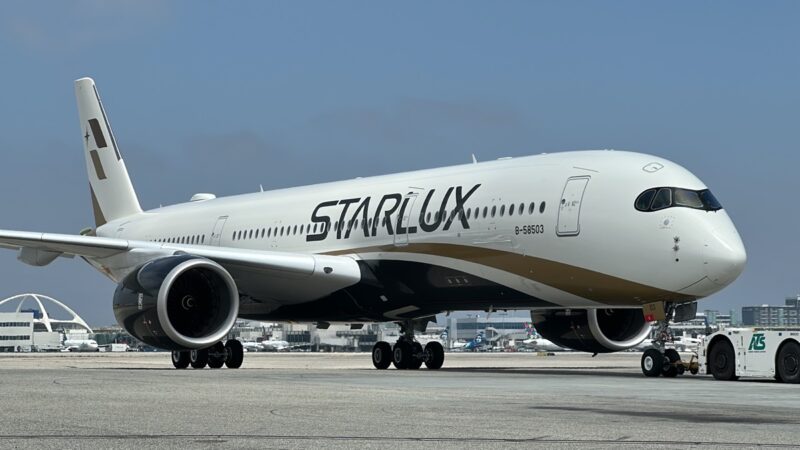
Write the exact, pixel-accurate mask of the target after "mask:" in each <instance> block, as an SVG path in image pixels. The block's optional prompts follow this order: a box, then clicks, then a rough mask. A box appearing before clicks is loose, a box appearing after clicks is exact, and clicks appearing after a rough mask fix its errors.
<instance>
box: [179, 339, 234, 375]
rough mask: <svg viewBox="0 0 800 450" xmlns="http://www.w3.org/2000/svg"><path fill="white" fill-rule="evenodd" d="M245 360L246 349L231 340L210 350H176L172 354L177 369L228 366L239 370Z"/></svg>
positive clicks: (220, 343)
mask: <svg viewBox="0 0 800 450" xmlns="http://www.w3.org/2000/svg"><path fill="white" fill-rule="evenodd" d="M243 360H244V347H242V343H241V342H239V341H237V340H236V339H229V340H228V341H227V342H226V343H225V345H222V342H217V343H216V344H214V345H212V346H211V347H208V348H202V349H197V350H176V351H173V352H172V365H173V366H175V368H176V369H185V368H187V367H189V366H190V365H191V366H192V368H194V369H202V368H204V367H205V366H208V367H210V368H212V369H219V368H220V367H222V366H223V365H224V366H227V367H228V368H229V369H238V368H239V367H241V366H242V361H243Z"/></svg>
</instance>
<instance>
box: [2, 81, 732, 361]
mask: <svg viewBox="0 0 800 450" xmlns="http://www.w3.org/2000/svg"><path fill="white" fill-rule="evenodd" d="M75 91H76V96H77V101H78V111H79V116H80V125H81V136H82V142H83V144H84V154H85V159H86V167H87V170H88V176H89V185H90V194H91V201H92V206H93V210H94V217H95V227H94V228H91V229H87V230H84V232H82V233H81V235H80V236H78V235H68V234H50V233H34V232H24V231H0V246H2V247H5V248H12V249H18V251H19V254H18V258H19V259H20V260H21V261H23V262H25V263H27V264H32V265H35V266H44V265H47V264H49V263H51V262H52V261H53V260H55V259H56V258H57V257H59V256H75V255H77V256H80V257H82V258H83V259H85V260H86V261H87V262H89V263H90V264H91V265H92V266H94V267H95V268H96V269H97V270H99V271H100V272H102V273H103V274H105V275H106V276H108V277H109V278H111V279H112V280H114V281H115V282H117V283H118V287H117V289H116V292H115V294H114V297H113V308H114V314H115V316H116V318H117V321H118V322H119V323H120V324H121V325H122V326H123V327H125V329H126V330H128V332H129V333H131V334H132V335H134V336H135V337H136V338H137V339H139V340H141V341H143V342H145V343H147V344H149V345H152V346H155V347H160V348H163V349H169V350H172V351H173V353H172V359H173V364H174V365H175V367H180V368H182V367H186V366H187V365H188V364H191V365H192V366H193V367H204V366H206V365H209V366H210V367H221V366H222V365H227V366H228V367H239V366H240V365H241V363H242V358H243V356H242V355H243V348H242V345H241V343H240V342H239V341H237V340H235V339H230V340H228V341H227V342H226V343H225V344H224V345H223V342H222V341H223V340H224V339H225V337H226V336H227V334H228V332H229V330H230V329H231V327H232V326H233V324H234V321H235V320H236V318H237V317H241V318H244V319H251V320H260V321H307V322H338V321H341V322H348V323H349V322H369V321H378V322H380V321H392V322H397V323H399V324H400V326H401V328H402V333H401V335H400V338H399V339H398V341H397V342H396V343H395V344H394V346H392V345H391V344H390V343H388V342H378V343H377V344H375V346H374V348H373V352H372V358H373V364H374V365H375V367H377V368H379V369H384V368H387V367H388V366H389V365H390V364H392V363H393V364H394V365H395V366H396V367H398V368H410V369H417V368H419V367H420V366H421V365H422V364H423V363H424V364H425V365H426V366H427V367H428V368H430V369H437V368H439V367H441V366H442V364H443V362H444V352H443V349H442V346H441V344H439V343H438V342H430V343H428V344H427V345H426V346H425V347H424V348H423V347H422V345H421V344H420V343H419V342H417V341H416V340H415V337H414V334H415V332H416V331H422V330H423V329H424V328H425V326H426V324H427V323H428V321H430V320H432V319H433V318H434V316H435V314H437V313H440V312H444V311H454V310H475V309H483V310H496V309H523V308H527V309H530V310H532V315H533V320H534V323H536V328H537V330H538V331H539V333H540V334H541V335H542V336H543V337H545V338H546V339H549V340H550V341H552V342H553V343H555V344H557V345H559V346H564V347H568V348H573V349H576V350H583V351H593V352H613V351H619V350H624V349H627V348H630V347H633V346H635V345H636V344H638V343H639V342H640V341H642V340H643V339H644V338H645V337H646V335H647V334H648V333H649V332H650V325H649V324H648V323H647V321H646V319H660V320H659V321H658V326H659V327H664V328H666V327H667V326H668V325H669V321H670V319H671V318H672V317H673V314H674V313H675V311H680V310H681V309H680V308H681V307H683V305H690V307H691V306H694V307H695V308H696V303H693V302H695V301H696V300H697V299H699V298H702V297H705V296H708V295H711V294H713V293H715V292H717V291H719V290H720V289H722V288H723V287H725V286H727V285H728V284H730V283H731V282H732V281H733V280H734V279H736V278H737V277H738V276H739V274H740V273H741V272H742V270H743V268H744V265H745V260H746V255H745V249H744V246H743V244H742V241H741V239H740V237H739V234H738V232H737V231H736V228H735V227H734V225H733V223H732V222H731V220H730V218H729V217H728V214H727V213H726V212H725V210H724V209H722V206H721V205H720V204H719V202H718V201H717V200H716V199H715V198H714V196H713V195H712V194H711V192H710V191H709V190H708V188H707V187H706V186H705V185H704V184H703V182H702V181H700V180H699V179H698V178H697V177H696V176H694V175H693V174H692V173H691V172H689V171H688V170H686V169H684V168H683V167H681V166H679V165H678V164H675V163H673V162H670V161H667V160H665V159H663V158H659V157H657V156H651V155H646V154H640V153H629V152H619V151H579V152H566V153H556V154H541V155H536V156H529V157H522V158H514V159H508V158H503V159H500V160H497V161H490V162H482V163H476V162H474V161H473V163H472V164H465V165H459V166H453V167H444V168H438V169H430V170H420V171H415V172H407V173H400V174H394V175H384V176H377V177H369V178H358V179H353V180H346V181H341V182H334V183H325V184H319V185H313V186H305V187H298V188H291V189H279V190H274V191H268V192H256V193H252V194H245V195H238V196H233V197H228V198H215V197H214V196H213V195H211V194H198V195H195V196H194V197H193V198H192V199H191V201H190V202H188V203H184V204H179V205H174V206H167V207H163V208H158V209H154V210H150V211H143V210H142V208H141V207H140V205H139V200H138V198H137V196H136V192H135V191H134V188H133V185H132V184H131V181H130V178H129V176H128V172H127V170H126V168H125V163H124V161H123V159H122V154H121V152H120V149H119V147H118V145H117V142H116V140H115V138H114V135H113V133H112V131H111V128H110V126H109V121H108V117H107V115H106V112H105V111H104V109H103V105H102V103H101V102H100V97H99V96H98V93H97V89H96V87H95V83H94V81H93V80H91V79H89V78H82V79H80V80H77V81H76V82H75ZM375 156H376V157H378V155H377V154H376V155H375ZM220 157H225V154H224V149H220ZM311 163H313V162H309V164H311ZM242 164H247V162H245V161H242ZM219 175H220V176H221V177H226V176H235V174H225V173H220V174H219ZM643 308H646V310H647V311H648V312H647V316H645V314H644V313H643ZM653 311H655V312H656V313H654V312H653ZM662 315H663V317H662ZM662 352H664V350H663V347H662ZM645 356H646V357H647V358H650V359H648V360H647V362H648V364H650V365H651V366H652V363H653V355H652V353H651V354H649V356H647V354H646V355H645ZM658 356H659V357H662V358H666V357H669V356H668V355H666V354H665V353H662V354H659V355H658ZM644 366H645V358H643V367H644Z"/></svg>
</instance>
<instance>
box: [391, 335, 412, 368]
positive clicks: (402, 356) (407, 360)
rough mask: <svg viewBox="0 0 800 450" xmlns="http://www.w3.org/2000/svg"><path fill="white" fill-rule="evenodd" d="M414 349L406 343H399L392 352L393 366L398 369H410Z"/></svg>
mask: <svg viewBox="0 0 800 450" xmlns="http://www.w3.org/2000/svg"><path fill="white" fill-rule="evenodd" d="M413 351H414V350H413V348H412V347H411V344H409V343H408V342H406V341H397V343H396V344H394V349H393V350H392V364H394V366H395V367H396V368H398V369H401V370H402V369H408V367H409V365H410V364H411V359H412V358H413V355H412V352H413Z"/></svg>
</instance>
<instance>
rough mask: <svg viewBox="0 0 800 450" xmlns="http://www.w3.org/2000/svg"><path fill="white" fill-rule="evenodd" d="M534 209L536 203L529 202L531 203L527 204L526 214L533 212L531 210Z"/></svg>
mask: <svg viewBox="0 0 800 450" xmlns="http://www.w3.org/2000/svg"><path fill="white" fill-rule="evenodd" d="M535 209H536V203H534V202H531V204H530V205H528V214H529V215H530V214H533V211H534V210H535Z"/></svg>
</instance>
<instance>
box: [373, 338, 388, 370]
mask: <svg viewBox="0 0 800 450" xmlns="http://www.w3.org/2000/svg"><path fill="white" fill-rule="evenodd" d="M391 364H392V346H391V345H389V343H388V342H383V341H380V342H378V343H376V344H375V345H374V346H372V365H373V366H375V368H376V369H379V370H383V369H388V368H389V366H390V365H391Z"/></svg>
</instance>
